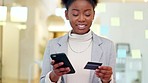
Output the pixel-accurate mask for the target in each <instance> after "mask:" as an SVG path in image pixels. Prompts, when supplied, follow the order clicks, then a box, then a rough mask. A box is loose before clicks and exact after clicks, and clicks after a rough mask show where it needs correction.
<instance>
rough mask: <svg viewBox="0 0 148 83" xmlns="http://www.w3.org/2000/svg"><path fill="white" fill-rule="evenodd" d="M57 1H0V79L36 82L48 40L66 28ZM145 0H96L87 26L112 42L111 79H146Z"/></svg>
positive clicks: (124, 82) (131, 82)
mask: <svg viewBox="0 0 148 83" xmlns="http://www.w3.org/2000/svg"><path fill="white" fill-rule="evenodd" d="M60 1H61V0H0V83H10V82H11V83H39V76H40V73H41V66H42V58H43V53H44V49H45V46H46V43H47V41H48V40H50V39H52V38H55V37H59V36H62V35H64V34H66V33H67V32H68V31H69V30H71V27H70V25H69V24H68V21H67V20H66V19H65V18H64V10H65V8H63V7H62V6H61V4H60ZM147 8H148V0H100V3H99V4H98V6H97V7H96V9H95V10H96V16H95V20H94V24H93V25H92V27H91V28H92V30H93V31H94V32H95V33H96V34H98V35H100V36H103V37H106V38H109V39H111V40H112V41H114V42H115V45H116V49H117V50H116V52H117V64H116V78H117V79H116V82H117V83H147V82H148V79H147V75H148V71H147V70H148V66H147V63H148V60H147V59H148V51H147V50H148V9H147Z"/></svg>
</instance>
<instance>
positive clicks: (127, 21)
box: [99, 3, 148, 83]
mask: <svg viewBox="0 0 148 83" xmlns="http://www.w3.org/2000/svg"><path fill="white" fill-rule="evenodd" d="M147 8H148V5H147V3H106V12H105V13H99V17H100V18H101V25H107V26H108V27H109V36H108V38H110V39H111V40H113V41H114V42H115V43H129V44H130V45H131V49H140V50H141V53H142V83H147V81H148V79H147V74H148V71H147V70H148V66H146V65H147V58H148V56H147V55H148V52H147V49H148V40H147V39H145V30H146V29H148V24H147V22H148V10H147ZM135 10H137V11H143V20H134V11H135ZM111 17H119V18H120V26H111ZM127 71H128V70H127ZM129 75H130V74H129ZM131 75H132V74H131ZM127 79H128V78H127Z"/></svg>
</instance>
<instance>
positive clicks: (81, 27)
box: [77, 24, 86, 30]
mask: <svg viewBox="0 0 148 83" xmlns="http://www.w3.org/2000/svg"><path fill="white" fill-rule="evenodd" d="M77 26H78V29H80V30H81V29H85V28H86V25H85V24H78V25H77Z"/></svg>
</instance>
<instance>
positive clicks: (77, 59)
mask: <svg viewBox="0 0 148 83" xmlns="http://www.w3.org/2000/svg"><path fill="white" fill-rule="evenodd" d="M91 47H92V34H91V31H89V32H88V33H86V34H84V35H77V34H69V42H68V55H67V56H68V58H69V60H70V62H71V63H72V65H73V67H74V69H75V71H76V73H75V74H68V75H67V83H73V82H75V83H89V76H90V72H89V70H86V69H84V66H85V65H86V63H87V62H88V61H90V60H91Z"/></svg>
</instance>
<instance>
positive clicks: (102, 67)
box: [99, 66, 112, 70]
mask: <svg viewBox="0 0 148 83" xmlns="http://www.w3.org/2000/svg"><path fill="white" fill-rule="evenodd" d="M99 69H100V70H112V68H111V67H109V66H99Z"/></svg>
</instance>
